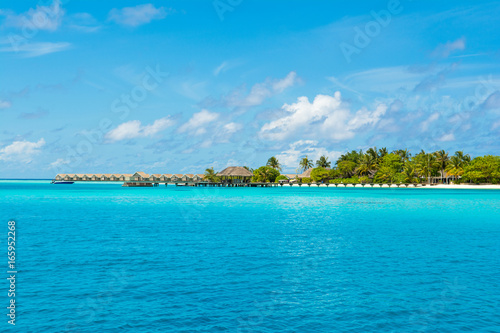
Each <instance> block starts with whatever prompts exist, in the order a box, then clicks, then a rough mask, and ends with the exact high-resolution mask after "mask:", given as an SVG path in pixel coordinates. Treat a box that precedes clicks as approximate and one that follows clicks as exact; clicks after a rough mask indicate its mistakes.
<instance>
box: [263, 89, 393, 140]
mask: <svg viewBox="0 0 500 333" xmlns="http://www.w3.org/2000/svg"><path fill="white" fill-rule="evenodd" d="M282 109H283V110H284V111H285V112H286V114H285V115H284V116H283V117H281V118H279V119H277V120H274V121H272V122H270V123H267V124H264V126H262V128H261V130H260V135H261V136H262V137H263V138H267V139H270V140H284V139H286V138H289V137H291V136H294V135H297V134H302V135H308V136H309V137H317V136H321V137H325V138H326V137H327V138H330V139H333V140H337V141H340V140H345V139H350V138H352V137H353V136H354V134H355V131H356V130H357V129H360V128H361V127H364V126H367V125H375V124H377V123H378V121H379V120H380V118H381V117H382V116H383V115H384V114H385V112H386V111H387V106H386V105H385V104H379V105H378V106H377V107H376V109H375V110H374V111H369V110H368V109H366V108H362V109H360V110H359V111H357V112H356V113H355V114H354V115H353V114H352V113H351V112H350V110H349V108H348V106H347V104H346V103H344V102H343V101H342V97H341V94H340V92H338V91H337V92H336V93H335V94H334V96H329V95H317V96H316V97H315V98H314V101H313V102H312V103H311V102H310V101H309V99H308V98H307V97H299V98H298V100H297V102H296V103H294V104H290V105H288V104H285V105H283V107H282Z"/></svg>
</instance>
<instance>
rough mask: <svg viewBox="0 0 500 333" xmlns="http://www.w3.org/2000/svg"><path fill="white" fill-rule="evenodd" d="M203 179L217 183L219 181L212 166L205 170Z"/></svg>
mask: <svg viewBox="0 0 500 333" xmlns="http://www.w3.org/2000/svg"><path fill="white" fill-rule="evenodd" d="M203 180H207V181H209V182H212V183H218V182H219V181H220V179H219V177H217V176H216V172H215V171H214V168H213V167H212V168H208V169H206V170H205V175H204V176H203Z"/></svg>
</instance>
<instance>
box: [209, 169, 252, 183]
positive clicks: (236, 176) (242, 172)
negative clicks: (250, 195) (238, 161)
mask: <svg viewBox="0 0 500 333" xmlns="http://www.w3.org/2000/svg"><path fill="white" fill-rule="evenodd" d="M217 177H220V179H221V182H222V183H225V184H242V183H250V180H251V179H252V177H253V173H252V172H250V171H249V170H247V169H245V168H244V167H239V166H236V167H227V168H225V169H224V170H222V171H220V172H218V173H217Z"/></svg>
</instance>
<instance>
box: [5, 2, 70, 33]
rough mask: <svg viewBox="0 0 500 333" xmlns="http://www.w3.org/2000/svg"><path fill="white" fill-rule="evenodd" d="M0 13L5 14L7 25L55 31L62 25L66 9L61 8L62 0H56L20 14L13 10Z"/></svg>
mask: <svg viewBox="0 0 500 333" xmlns="http://www.w3.org/2000/svg"><path fill="white" fill-rule="evenodd" d="M0 14H2V15H4V16H5V20H4V23H3V25H4V26H5V27H14V28H20V29H22V28H26V29H30V30H34V29H37V30H48V31H55V30H57V28H59V26H60V25H61V22H62V19H63V16H64V14H65V11H64V9H62V8H61V3H60V1H57V0H56V1H54V2H53V3H52V5H50V6H36V8H35V9H33V8H31V9H30V10H28V11H27V12H25V13H22V14H19V15H16V14H15V13H12V12H0Z"/></svg>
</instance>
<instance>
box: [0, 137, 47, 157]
mask: <svg viewBox="0 0 500 333" xmlns="http://www.w3.org/2000/svg"><path fill="white" fill-rule="evenodd" d="M44 145H45V140H44V139H43V138H41V139H40V140H38V142H29V141H14V142H12V144H10V145H8V146H5V147H4V148H2V149H0V160H4V161H18V162H25V163H29V162H31V158H32V157H33V155H36V154H38V153H40V148H41V147H43V146H44Z"/></svg>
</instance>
